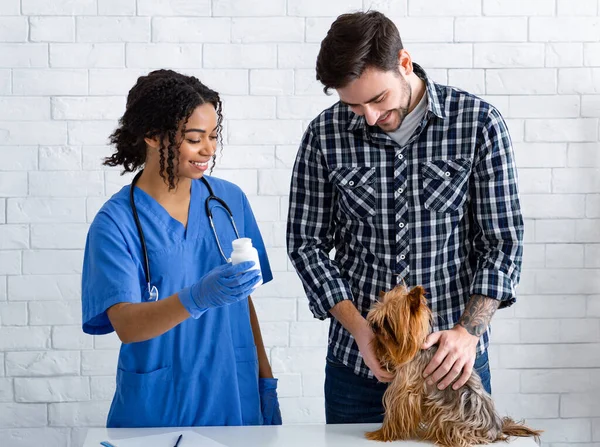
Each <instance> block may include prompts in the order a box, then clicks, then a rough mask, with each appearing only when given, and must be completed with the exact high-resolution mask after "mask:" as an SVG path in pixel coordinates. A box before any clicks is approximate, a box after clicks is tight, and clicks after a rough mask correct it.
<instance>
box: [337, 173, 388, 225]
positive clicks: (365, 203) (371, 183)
mask: <svg viewBox="0 0 600 447" xmlns="http://www.w3.org/2000/svg"><path fill="white" fill-rule="evenodd" d="M376 177H377V175H376V170H375V168H368V167H359V168H351V167H341V168H337V169H334V170H333V171H332V173H331V181H332V182H333V184H334V185H335V187H336V189H337V190H338V197H339V199H338V202H339V205H340V208H341V209H342V211H343V213H344V214H345V215H346V216H348V218H349V219H350V220H352V219H365V218H368V217H371V216H374V215H375V213H376V206H375V205H376V194H377V190H376V188H375V180H376Z"/></svg>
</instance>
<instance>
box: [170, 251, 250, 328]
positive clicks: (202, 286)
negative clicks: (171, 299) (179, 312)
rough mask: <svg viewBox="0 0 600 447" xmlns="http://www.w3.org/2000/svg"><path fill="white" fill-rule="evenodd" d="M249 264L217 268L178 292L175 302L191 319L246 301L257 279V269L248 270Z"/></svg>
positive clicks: (248, 262) (243, 263)
mask: <svg viewBox="0 0 600 447" xmlns="http://www.w3.org/2000/svg"><path fill="white" fill-rule="evenodd" d="M253 266H254V262H253V261H246V262H240V263H239V264H236V265H232V264H224V265H220V266H218V267H216V268H214V269H212V270H211V271H210V272H208V273H207V274H206V275H204V276H203V277H202V279H200V281H198V282H197V283H196V284H194V285H193V286H191V287H187V288H185V289H183V290H182V291H181V292H179V301H181V304H183V307H185V309H186V310H187V311H188V312H189V313H190V315H191V316H192V317H193V318H199V317H200V315H202V314H203V313H204V312H205V311H206V310H208V309H210V308H212V307H221V306H226V305H227V304H232V303H237V302H238V301H240V300H243V299H245V298H248V295H250V292H252V290H253V289H254V287H255V286H256V285H257V284H258V282H259V281H260V279H261V273H260V270H256V269H254V270H249V269H251V268H252V267H253Z"/></svg>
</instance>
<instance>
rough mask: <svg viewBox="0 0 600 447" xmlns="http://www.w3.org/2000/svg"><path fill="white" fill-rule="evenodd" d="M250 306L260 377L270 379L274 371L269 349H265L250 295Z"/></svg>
mask: <svg viewBox="0 0 600 447" xmlns="http://www.w3.org/2000/svg"><path fill="white" fill-rule="evenodd" d="M248 306H249V307H250V324H251V326H252V334H253V335H254V344H255V345H256V351H257V353H258V377H260V378H263V379H264V378H267V379H270V378H272V377H273V371H272V370H271V365H270V364H269V358H268V357H267V351H266V350H265V344H264V343H263V339H262V334H261V333H260V326H259V324H258V317H257V316H256V310H255V309H254V304H253V303H252V299H251V298H250V297H248Z"/></svg>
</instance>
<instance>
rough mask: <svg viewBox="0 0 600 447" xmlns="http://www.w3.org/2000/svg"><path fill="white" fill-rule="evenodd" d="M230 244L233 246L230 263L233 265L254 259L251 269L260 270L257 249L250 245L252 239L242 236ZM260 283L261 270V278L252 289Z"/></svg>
mask: <svg viewBox="0 0 600 447" xmlns="http://www.w3.org/2000/svg"><path fill="white" fill-rule="evenodd" d="M231 245H232V246H233V252H232V253H231V263H232V264H233V265H235V264H239V263H240V262H244V261H254V267H252V269H251V270H258V271H260V259H259V258H258V251H256V248H254V247H253V246H252V239H250V238H249V237H242V238H239V239H235V240H234V241H233V242H232V243H231ZM261 284H262V272H261V278H260V281H259V282H258V284H256V287H254V290H256V289H257V288H258V286H260V285H261Z"/></svg>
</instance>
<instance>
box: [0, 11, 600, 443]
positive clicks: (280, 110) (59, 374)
mask: <svg viewBox="0 0 600 447" xmlns="http://www.w3.org/2000/svg"><path fill="white" fill-rule="evenodd" d="M363 8H364V9H366V8H372V9H379V10H381V11H382V12H385V13H386V14H388V15H389V16H390V17H391V18H392V19H393V20H394V21H395V23H397V24H398V26H399V27H400V31H401V34H402V37H403V40H404V42H405V45H406V48H407V49H408V50H409V51H410V52H411V54H412V55H413V58H414V59H415V61H416V62H419V63H420V64H421V65H423V66H424V67H425V68H426V69H427V70H428V71H429V73H430V74H431V76H432V77H433V78H434V79H435V80H437V81H438V82H443V83H446V82H447V83H450V84H451V85H455V86H457V87H460V88H463V89H466V90H468V91H470V92H472V93H475V94H478V95H481V96H482V97H484V98H486V99H487V100H489V101H490V102H492V103H493V104H495V105H496V106H497V107H498V108H499V109H500V110H501V112H502V113H503V114H504V116H505V118H506V119H507V123H508V125H509V128H510V129H511V133H512V139H513V142H514V143H515V152H516V159H517V165H518V168H519V176H520V188H521V194H522V204H523V209H524V214H525V218H526V235H525V238H526V246H525V262H524V271H523V275H522V282H521V285H520V287H519V292H520V299H519V301H518V303H517V305H516V306H514V308H510V309H507V310H503V311H500V312H499V314H498V315H497V316H496V318H495V320H494V321H495V325H494V333H493V337H492V338H493V342H492V347H491V351H490V355H491V363H492V371H493V386H494V396H495V399H496V401H497V403H498V405H499V408H500V409H501V410H502V411H503V412H506V413H510V414H511V415H513V416H515V417H517V418H522V417H524V418H528V420H529V421H530V423H531V424H532V425H533V426H536V427H540V428H542V429H544V430H546V432H545V434H544V436H543V438H542V439H543V442H544V444H545V445H551V446H553V447H563V446H564V447H566V446H577V445H580V446H581V447H584V446H585V447H592V446H594V447H597V446H598V445H600V405H599V404H598V402H600V386H599V385H598V382H599V380H598V379H599V378H600V279H599V278H600V142H599V133H600V123H599V121H600V31H599V30H600V16H599V9H600V1H598V0H575V1H574V0H455V1H452V2H449V1H445V0H429V1H422V0H330V1H322V0H269V1H267V0H195V1H184V0H53V1H47V0H2V1H0V158H1V159H2V163H0V445H2V446H4V445H6V446H11V447H12V446H14V447H29V446H38V445H52V446H68V447H77V446H79V445H81V442H82V440H83V438H84V437H85V427H87V426H98V425H103V424H104V423H105V418H106V413H107V411H108V405H109V402H110V399H111V397H112V393H113V391H114V373H115V367H116V358H117V349H118V340H117V338H116V337H115V336H114V335H112V336H105V337H90V336H87V335H85V334H83V333H82V331H81V321H80V319H81V315H80V301H79V300H80V272H81V260H82V253H83V252H82V249H83V246H84V243H85V236H86V232H87V229H88V226H89V223H90V222H91V221H92V219H93V217H94V215H95V213H96V212H97V210H98V209H99V207H100V206H101V205H102V203H103V202H104V201H105V200H106V199H107V197H109V196H110V195H111V194H112V193H114V192H115V191H116V190H118V189H119V188H120V187H121V185H123V184H124V183H126V182H127V181H129V180H128V179H129V178H130V177H121V176H119V173H118V170H115V169H109V168H105V167H102V166H101V165H100V160H101V158H102V157H103V156H106V155H108V154H109V153H110V148H108V147H107V146H106V144H107V137H108V135H109V134H110V132H111V131H112V130H113V129H114V127H115V125H116V121H117V119H118V118H119V117H120V115H121V113H122V111H123V107H124V103H125V97H126V94H127V92H128V90H129V88H131V86H132V85H133V83H134V82H135V80H136V78H137V77H138V76H139V75H141V74H143V73H145V72H147V71H148V70H150V69H153V68H160V67H172V68H175V69H178V70H180V71H183V72H185V73H190V74H194V75H196V76H198V77H200V79H202V80H203V81H204V82H206V83H207V84H208V85H210V86H211V87H213V88H215V89H217V90H218V91H220V92H221V93H222V95H223V98H224V105H225V108H224V113H225V118H226V122H225V135H224V137H225V141H226V143H227V144H226V147H225V148H224V150H223V152H222V155H221V156H220V157H219V160H218V162H219V164H218V168H217V170H216V173H215V174H216V175H217V176H219V177H222V178H226V179H230V180H232V181H235V182H236V183H238V184H239V185H240V186H241V187H242V188H243V189H244V190H245V192H246V193H247V194H248V196H249V199H250V201H251V203H252V205H253V208H254V212H255V214H256V216H257V219H258V220H259V224H260V227H261V229H262V231H263V234H264V238H265V241H266V243H267V246H268V251H269V255H270V258H271V261H272V264H273V270H274V272H275V280H274V282H273V283H272V284H270V285H267V286H264V287H262V288H261V289H259V292H258V293H257V296H256V299H255V303H256V308H257V311H258V313H259V316H260V320H261V323H262V327H263V333H264V338H265V341H266V343H267V349H268V352H269V355H270V358H271V361H272V364H273V368H274V370H275V371H276V373H277V375H278V377H279V378H280V397H281V407H282V412H283V416H284V420H285V422H286V423H304V422H322V421H323V420H324V411H323V397H322V390H323V367H324V353H325V345H326V339H327V325H326V323H322V322H318V321H316V320H314V319H313V318H312V316H311V314H310V312H309V311H308V308H307V304H306V299H305V298H304V297H303V290H302V287H301V284H300V282H299V280H298V278H297V277H296V275H295V273H294V271H293V269H292V268H291V266H290V263H289V261H288V259H287V255H286V252H285V219H286V215H287V194H288V189H289V178H290V172H291V168H292V165H293V161H294V157H295V153H296V149H297V145H298V142H299V139H300V138H301V136H302V133H303V131H304V128H305V126H306V123H307V122H308V121H310V119H311V118H313V117H314V116H315V115H316V114H317V113H318V112H319V111H320V110H322V109H323V108H325V107H327V106H328V105H329V104H331V103H333V102H334V101H335V98H336V97H335V95H333V96H331V97H327V96H325V95H324V94H323V92H322V88H321V86H320V84H319V83H318V82H317V81H316V80H315V74H314V64H315V57H316V55H317V53H318V49H319V43H320V41H321V39H322V38H323V37H324V36H325V34H326V32H327V30H328V28H329V26H330V24H331V22H332V21H333V20H334V18H335V17H336V16H337V15H338V14H341V13H343V12H347V11H352V10H357V9H363Z"/></svg>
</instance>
